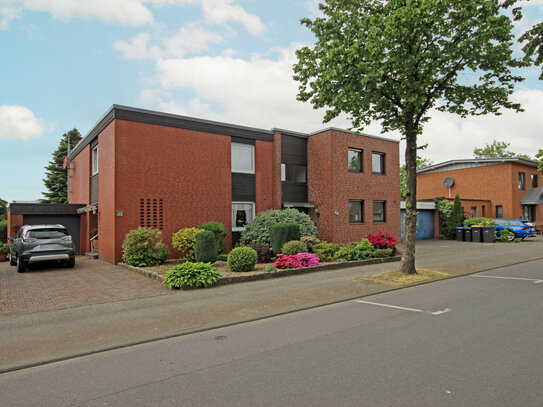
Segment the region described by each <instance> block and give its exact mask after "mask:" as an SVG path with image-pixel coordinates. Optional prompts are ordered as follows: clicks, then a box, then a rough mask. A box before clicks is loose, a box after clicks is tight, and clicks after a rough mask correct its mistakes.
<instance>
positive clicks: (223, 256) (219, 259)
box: [217, 254, 228, 261]
mask: <svg viewBox="0 0 543 407" xmlns="http://www.w3.org/2000/svg"><path fill="white" fill-rule="evenodd" d="M226 260H228V255H227V254H219V255H218V256H217V261H226Z"/></svg>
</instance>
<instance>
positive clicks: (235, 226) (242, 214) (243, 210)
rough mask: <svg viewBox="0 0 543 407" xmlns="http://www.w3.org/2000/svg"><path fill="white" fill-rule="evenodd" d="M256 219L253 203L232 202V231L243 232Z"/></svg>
mask: <svg viewBox="0 0 543 407" xmlns="http://www.w3.org/2000/svg"><path fill="white" fill-rule="evenodd" d="M254 217H255V204H254V203H253V202H232V230H243V229H245V225H246V224H247V223H249V222H250V221H252V220H253V219H254Z"/></svg>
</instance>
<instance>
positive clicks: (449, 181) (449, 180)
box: [443, 177, 454, 188]
mask: <svg viewBox="0 0 543 407" xmlns="http://www.w3.org/2000/svg"><path fill="white" fill-rule="evenodd" d="M453 184H454V180H453V179H452V178H451V177H447V178H445V179H444V180H443V185H445V186H446V187H447V188H450V187H452V186H453Z"/></svg>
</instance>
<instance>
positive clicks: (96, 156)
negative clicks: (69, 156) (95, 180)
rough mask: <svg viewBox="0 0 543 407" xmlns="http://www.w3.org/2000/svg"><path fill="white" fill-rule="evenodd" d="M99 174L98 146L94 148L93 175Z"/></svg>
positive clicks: (92, 159)
mask: <svg viewBox="0 0 543 407" xmlns="http://www.w3.org/2000/svg"><path fill="white" fill-rule="evenodd" d="M94 174H98V146H96V147H94V148H93V149H92V157H91V175H94Z"/></svg>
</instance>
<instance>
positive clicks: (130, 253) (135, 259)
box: [123, 228, 169, 267]
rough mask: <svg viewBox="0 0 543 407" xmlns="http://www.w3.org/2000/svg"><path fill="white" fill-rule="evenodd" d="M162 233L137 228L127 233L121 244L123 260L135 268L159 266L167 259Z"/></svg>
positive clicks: (166, 249)
mask: <svg viewBox="0 0 543 407" xmlns="http://www.w3.org/2000/svg"><path fill="white" fill-rule="evenodd" d="M168 255H169V253H168V248H167V247H166V245H164V244H163V243H162V233H161V232H160V231H159V230H156V229H149V228H137V229H134V230H131V231H130V232H128V233H127V234H126V236H125V238H124V242H123V260H124V262H125V263H127V264H130V265H132V266H136V267H146V266H152V265H155V264H161V263H164V261H166V259H167V258H168Z"/></svg>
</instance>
